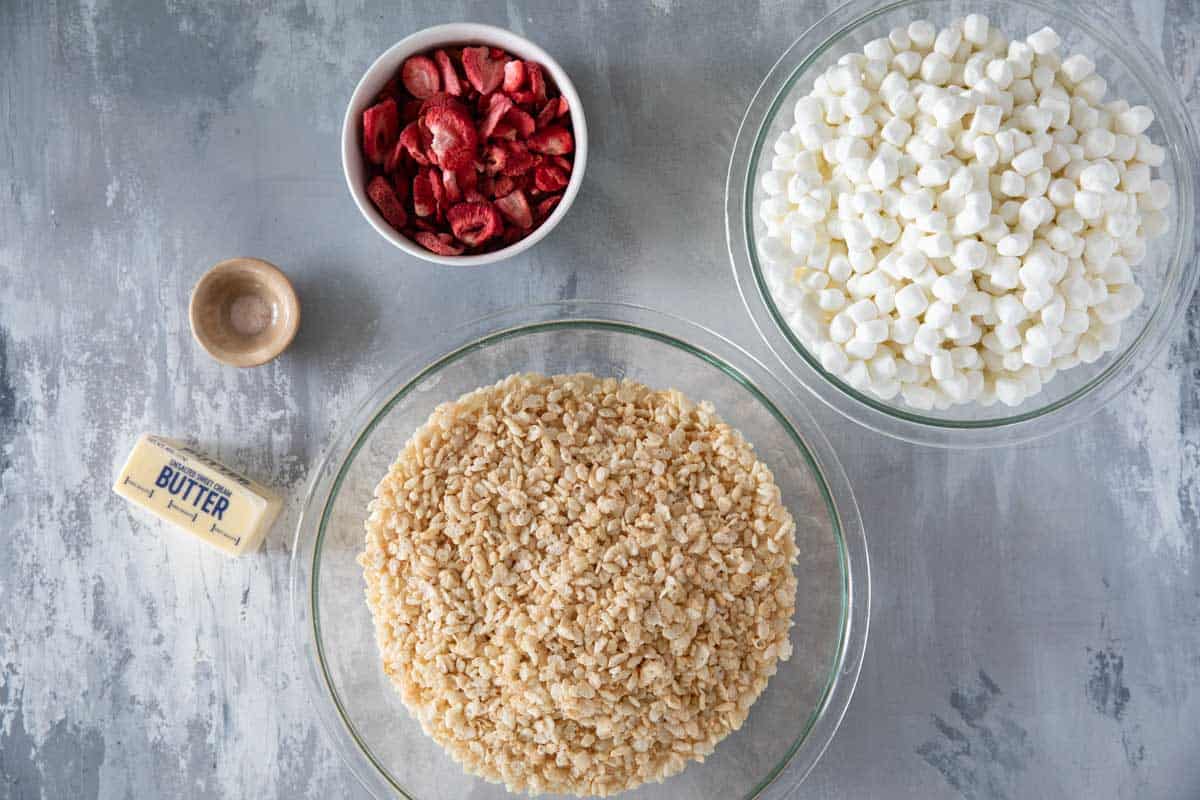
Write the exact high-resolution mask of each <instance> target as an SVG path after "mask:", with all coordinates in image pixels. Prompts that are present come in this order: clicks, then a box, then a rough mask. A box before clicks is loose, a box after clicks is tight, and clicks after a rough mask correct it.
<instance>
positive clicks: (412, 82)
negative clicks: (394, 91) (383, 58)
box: [400, 56, 442, 100]
mask: <svg viewBox="0 0 1200 800" xmlns="http://www.w3.org/2000/svg"><path fill="white" fill-rule="evenodd" d="M400 80H402V81H404V88H405V89H408V93H409V94H411V95H412V96H413V97H416V98H418V99H420V100H424V99H425V98H426V97H429V95H431V94H434V93H436V92H438V91H440V90H441V88H442V79H441V76H440V75H438V68H437V65H436V64H434V63H433V61H431V60H430V58H429V56H412V57H411V58H409V59H408V60H407V61H405V62H404V66H402V67H401V68H400Z"/></svg>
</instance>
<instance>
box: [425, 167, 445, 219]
mask: <svg viewBox="0 0 1200 800" xmlns="http://www.w3.org/2000/svg"><path fill="white" fill-rule="evenodd" d="M429 187H430V188H431V189H433V203H434V205H435V206H437V218H438V219H439V220H440V219H445V218H446V208H447V207H448V204H447V203H446V187H445V186H443V185H442V174H441V173H440V172H438V171H437V170H436V169H431V170H429Z"/></svg>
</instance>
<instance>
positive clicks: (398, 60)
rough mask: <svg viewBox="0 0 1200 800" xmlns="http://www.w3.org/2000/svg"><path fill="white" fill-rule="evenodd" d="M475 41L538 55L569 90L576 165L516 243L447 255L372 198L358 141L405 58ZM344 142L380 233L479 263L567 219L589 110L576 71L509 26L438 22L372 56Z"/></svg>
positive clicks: (359, 201) (444, 259)
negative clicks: (362, 122)
mask: <svg viewBox="0 0 1200 800" xmlns="http://www.w3.org/2000/svg"><path fill="white" fill-rule="evenodd" d="M473 43H478V44H486V45H490V46H493V47H501V48H503V49H505V50H507V51H508V52H510V53H514V54H515V55H518V56H520V57H521V58H522V59H524V60H527V61H535V62H537V63H539V64H541V65H542V66H543V67H545V68H546V69H547V70H549V72H550V76H551V78H553V79H554V83H555V85H556V86H557V87H558V89H559V91H560V92H562V94H563V96H564V97H566V98H567V103H568V104H569V105H570V107H571V108H570V112H571V125H572V129H573V133H572V135H573V137H574V140H575V161H574V168H573V169H572V170H571V180H570V181H569V182H568V183H567V188H566V189H565V190H564V191H563V196H562V200H560V201H559V203H558V206H556V207H555V209H554V211H552V212H551V213H550V216H549V217H547V218H546V220H545V222H543V223H542V224H541V225H539V226H538V227H537V228H535V229H534V230H533V232H532V233H530V234H529V235H528V236H526V237H525V238H523V239H521V240H520V241H518V242H514V243H513V244H510V245H509V246H508V247H502V248H500V249H499V250H493V251H492V252H490V253H480V254H478V255H469V256H466V255H464V256H442V255H438V254H436V253H432V252H430V251H428V250H426V249H425V248H424V247H421V246H420V245H419V244H417V243H416V242H414V241H412V240H410V239H409V238H408V237H406V236H404V235H402V234H401V233H400V232H399V231H397V230H395V229H393V228H392V226H391V225H389V224H388V223H387V221H386V220H384V218H383V216H382V215H381V214H380V213H379V212H378V211H377V210H376V209H375V206H374V205H373V204H372V203H371V201H370V200H369V199H368V197H367V190H366V187H365V186H364V185H363V181H362V177H363V173H364V171H365V170H364V168H363V164H362V154H361V152H360V149H359V141H358V140H359V134H358V124H359V117H360V116H361V115H362V112H363V111H364V110H365V109H366V108H367V105H368V103H369V102H370V100H371V99H372V98H373V97H374V96H375V95H376V94H377V93H378V92H379V90H380V88H382V87H383V85H384V84H385V83H386V82H387V80H388V79H389V78H391V77H392V75H394V74H395V72H396V70H397V69H399V68H400V65H401V64H402V63H403V62H404V59H406V58H408V57H409V56H411V55H414V54H416V53H421V52H424V51H426V50H430V49H432V48H436V47H442V46H446V45H451V44H473ZM340 145H341V150H342V174H343V175H344V176H345V178H346V185H347V186H348V187H349V189H350V196H351V197H353V198H354V204H355V205H356V206H357V207H358V210H359V212H360V213H361V214H362V215H363V217H364V218H365V219H366V220H367V222H369V223H370V224H371V227H372V228H374V229H375V231H376V232H377V233H378V234H379V235H380V236H382V237H383V238H384V239H386V240H387V241H389V242H391V244H392V245H393V246H395V247H397V248H399V249H401V250H403V251H404V252H406V253H408V254H409V255H411V256H415V257H417V258H420V259H422V260H423V261H428V262H430V263H433V264H442V265H447V266H455V267H474V266H482V265H484V264H493V263H495V262H497V261H503V260H505V259H507V258H511V257H512V256H515V255H517V254H519V253H522V252H524V251H525V250H528V249H529V248H530V247H533V245H535V244H537V243H538V242H539V241H541V240H542V239H543V238H545V237H546V235H547V234H549V233H550V231H551V230H553V229H554V228H555V226H557V225H558V223H559V222H561V221H562V219H563V217H565V216H566V214H567V211H568V210H569V209H570V208H571V205H572V204H573V203H574V202H575V197H576V195H578V194H579V189H580V186H582V184H583V174H584V171H585V170H586V169H587V155H588V135H587V117H586V115H585V113H584V110H583V102H582V101H581V100H580V99H579V92H578V91H576V89H575V84H574V83H573V82H572V81H571V78H570V76H569V75H567V71H566V70H564V69H563V68H562V66H561V65H560V64H559V63H558V61H556V60H555V59H554V58H553V57H552V56H551V55H550V54H549V53H547V52H546V51H545V50H544V49H542V48H541V47H540V46H539V45H537V44H534V43H533V42H532V41H530V40H529V39H526V38H525V37H524V36H521V35H520V34H518V33H514V32H513V31H510V30H508V29H507V28H500V27H497V26H495V25H484V24H481V23H475V22H450V23H446V24H443V25H432V26H430V27H428V28H423V29H421V30H419V31H416V32H415V33H412V34H409V35H408V36H406V37H404V38H403V39H401V40H400V41H398V42H396V43H395V44H393V45H392V46H391V47H389V48H388V49H387V50H384V51H383V52H382V53H381V54H380V55H379V56H378V57H377V58H376V59H375V60H374V61H372V62H371V65H370V66H369V67H367V69H366V71H365V72H363V75H362V77H361V78H360V79H359V81H358V84H357V85H356V86H355V87H354V92H353V93H352V94H351V95H350V101H349V103H347V105H346V113H345V115H344V116H343V118H342V133H341V140H340Z"/></svg>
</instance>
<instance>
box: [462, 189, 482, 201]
mask: <svg viewBox="0 0 1200 800" xmlns="http://www.w3.org/2000/svg"><path fill="white" fill-rule="evenodd" d="M463 200H465V201H466V202H468V203H486V202H487V196H486V195H484V193H483V192H481V191H479V190H478V189H472V190H471V191H469V192H463Z"/></svg>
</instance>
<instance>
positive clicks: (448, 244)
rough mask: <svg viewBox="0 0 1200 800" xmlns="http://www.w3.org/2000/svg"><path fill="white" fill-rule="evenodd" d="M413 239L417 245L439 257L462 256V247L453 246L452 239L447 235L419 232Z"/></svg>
mask: <svg viewBox="0 0 1200 800" xmlns="http://www.w3.org/2000/svg"><path fill="white" fill-rule="evenodd" d="M413 238H414V239H416V240H417V244H419V245H421V246H422V247H424V248H425V249H426V250H428V251H429V252H431V253H436V254H437V255H439V256H461V255H462V254H463V247H462V245H457V244H455V243H454V237H453V236H451V235H450V234H448V233H430V232H429V231H421V232H420V233H418V234H417V235H416V236H414V237H413Z"/></svg>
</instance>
